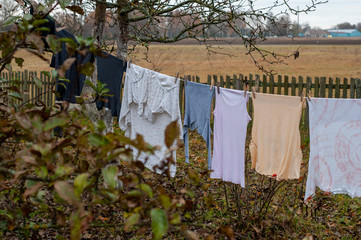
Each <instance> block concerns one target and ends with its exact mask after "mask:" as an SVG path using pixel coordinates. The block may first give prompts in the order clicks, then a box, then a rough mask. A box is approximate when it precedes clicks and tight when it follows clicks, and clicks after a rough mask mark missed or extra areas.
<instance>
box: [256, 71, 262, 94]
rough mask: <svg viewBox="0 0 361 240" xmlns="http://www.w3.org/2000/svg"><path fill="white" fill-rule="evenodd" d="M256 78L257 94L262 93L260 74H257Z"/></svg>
mask: <svg viewBox="0 0 361 240" xmlns="http://www.w3.org/2000/svg"><path fill="white" fill-rule="evenodd" d="M255 77H256V81H255V87H256V92H261V90H260V85H259V82H260V77H259V75H258V74H256V75H255Z"/></svg>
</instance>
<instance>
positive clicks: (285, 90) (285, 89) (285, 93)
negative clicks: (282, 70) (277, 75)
mask: <svg viewBox="0 0 361 240" xmlns="http://www.w3.org/2000/svg"><path fill="white" fill-rule="evenodd" d="M284 77H285V87H284V93H283V94H284V95H288V76H284Z"/></svg>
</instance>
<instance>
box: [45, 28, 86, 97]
mask: <svg viewBox="0 0 361 240" xmlns="http://www.w3.org/2000/svg"><path fill="white" fill-rule="evenodd" d="M55 35H56V36H57V37H58V38H72V39H73V40H74V41H75V37H74V35H73V34H71V33H69V32H68V31H66V30H61V31H59V32H56V33H55ZM88 54H90V53H88ZM70 57H75V59H76V60H75V62H74V63H73V64H72V65H71V66H70V68H69V69H68V70H67V71H66V73H65V76H64V77H65V78H66V79H68V80H69V82H68V81H63V80H60V79H57V82H56V83H57V84H56V91H57V92H58V96H57V97H56V99H57V100H59V101H68V102H71V103H75V102H76V100H75V96H80V94H81V91H82V89H83V85H84V81H85V75H83V74H81V73H80V65H81V64H85V63H86V62H88V61H89V60H90V58H89V57H87V56H83V55H82V54H80V53H78V52H76V53H75V54H74V55H73V56H69V54H68V51H67V50H66V44H65V43H62V50H61V51H60V52H59V53H57V54H54V55H53V58H52V60H51V64H50V67H53V68H55V69H58V68H60V67H61V66H62V65H63V63H64V61H65V60H66V59H67V58H70ZM78 68H79V69H78ZM59 83H62V84H59Z"/></svg>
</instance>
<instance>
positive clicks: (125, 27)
mask: <svg viewBox="0 0 361 240" xmlns="http://www.w3.org/2000/svg"><path fill="white" fill-rule="evenodd" d="M327 1H328V0H308V3H306V4H305V6H304V8H303V9H302V7H301V8H300V9H298V8H297V9H296V8H295V7H296V6H293V5H292V2H293V1H291V0H277V1H273V3H271V4H270V5H268V6H261V5H258V4H257V1H251V0H171V1H170V0H84V1H83V2H82V5H84V4H87V6H93V7H94V9H95V18H94V27H93V34H92V35H93V37H94V38H95V39H96V40H97V43H98V44H99V45H103V42H102V41H103V31H104V26H105V23H106V17H107V13H108V12H109V13H116V16H115V17H116V19H115V20H116V26H114V27H115V28H116V29H117V31H116V33H117V38H116V41H117V56H118V57H119V58H121V59H123V60H126V59H127V55H128V47H129V45H133V46H137V45H142V46H148V44H149V43H152V42H159V43H173V42H177V41H181V40H183V39H186V38H190V39H194V40H196V41H198V42H200V43H202V44H204V46H206V47H207V49H208V50H210V47H211V46H210V44H208V43H209V40H210V39H212V40H214V39H215V38H217V36H228V35H229V34H230V33H231V34H232V35H233V36H238V37H239V38H241V39H242V40H243V43H244V46H245V47H246V49H247V54H248V55H249V56H250V57H251V58H252V59H253V61H254V63H255V64H256V66H257V67H258V68H259V69H260V70H262V71H264V72H266V73H272V69H265V68H264V66H263V65H262V64H261V63H260V60H262V61H266V62H268V63H271V64H274V63H279V62H283V61H284V59H285V58H287V57H289V56H292V54H291V55H287V56H284V55H280V54H277V53H275V52H270V51H268V50H265V49H261V48H260V47H259V45H258V44H259V43H261V42H263V41H266V37H267V28H268V26H269V25H275V26H277V23H278V21H279V17H280V16H285V15H287V14H297V13H300V12H305V13H307V12H310V11H314V10H315V9H316V6H317V5H319V4H322V3H326V2H327ZM48 2H49V1H47V0H43V3H44V4H47V3H48ZM50 2H51V4H50V5H51V6H48V8H49V9H51V8H52V6H53V5H54V4H59V3H60V4H61V2H62V3H63V4H64V2H65V1H59V2H58V1H56V2H53V1H50ZM68 2H69V1H68ZM76 9H77V6H73V7H72V8H71V10H76ZM278 9H281V10H278ZM78 12H79V11H78ZM272 12H277V14H271V13H272ZM288 22H289V18H287V19H284V21H283V23H284V24H285V25H286V24H288ZM174 28H176V29H177V30H176V31H173V30H174ZM245 30H247V36H246V35H245ZM171 31H173V32H171ZM92 81H93V82H96V76H94V77H93V79H92Z"/></svg>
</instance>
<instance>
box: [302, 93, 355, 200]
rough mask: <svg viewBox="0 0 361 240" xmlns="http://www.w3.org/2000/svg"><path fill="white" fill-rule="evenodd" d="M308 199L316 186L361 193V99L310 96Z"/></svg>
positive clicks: (353, 193)
mask: <svg viewBox="0 0 361 240" xmlns="http://www.w3.org/2000/svg"><path fill="white" fill-rule="evenodd" d="M308 104H309V109H310V111H309V119H310V160H309V167H308V178H307V186H306V193H305V202H307V201H308V200H309V199H311V198H312V196H313V195H314V193H315V190H316V187H319V188H320V189H321V190H323V191H327V192H332V193H334V194H339V193H344V194H348V195H350V196H351V197H361V100H360V99H325V98H311V101H309V102H308Z"/></svg>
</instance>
